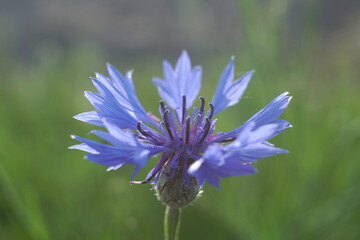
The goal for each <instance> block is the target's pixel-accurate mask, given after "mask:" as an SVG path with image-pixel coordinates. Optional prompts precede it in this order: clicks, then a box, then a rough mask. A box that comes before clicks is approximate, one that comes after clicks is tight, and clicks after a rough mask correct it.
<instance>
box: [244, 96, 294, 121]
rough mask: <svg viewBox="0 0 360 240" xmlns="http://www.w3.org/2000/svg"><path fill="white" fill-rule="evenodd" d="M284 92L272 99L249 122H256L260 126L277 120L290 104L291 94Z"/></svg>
mask: <svg viewBox="0 0 360 240" xmlns="http://www.w3.org/2000/svg"><path fill="white" fill-rule="evenodd" d="M288 94H289V93H288V92H284V93H282V94H280V95H279V96H278V97H276V98H275V99H274V100H272V101H271V102H270V103H269V104H268V105H267V106H266V107H265V108H263V109H261V110H260V111H259V112H257V113H256V114H254V116H252V117H251V118H250V119H249V120H248V121H247V122H256V124H257V125H258V126H260V125H263V124H266V123H270V122H272V121H275V120H277V119H278V118H279V117H280V115H281V114H282V113H283V112H284V110H285V109H286V107H287V106H288V105H289V103H290V100H291V98H292V97H291V96H287V95H288Z"/></svg>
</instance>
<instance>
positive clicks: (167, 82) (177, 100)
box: [153, 51, 202, 110]
mask: <svg viewBox="0 0 360 240" xmlns="http://www.w3.org/2000/svg"><path fill="white" fill-rule="evenodd" d="M163 72H164V79H159V78H153V83H154V84H155V85H156V86H157V87H158V91H159V95H160V96H161V97H162V98H163V99H164V100H165V101H166V103H167V104H168V105H169V106H170V107H171V108H173V109H176V110H178V109H181V108H182V95H185V96H186V108H187V109H189V108H190V107H191V106H192V104H193V102H194V100H195V99H196V97H197V95H198V94H199V91H200V87H201V76H202V70H201V68H200V67H194V68H192V66H191V62H190V58H189V55H188V54H187V52H186V51H183V52H182V53H181V55H180V57H179V59H178V61H177V64H176V67H175V69H173V68H172V67H171V65H170V64H169V63H168V62H167V61H165V62H164V66H163Z"/></svg>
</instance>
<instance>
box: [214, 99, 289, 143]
mask: <svg viewBox="0 0 360 240" xmlns="http://www.w3.org/2000/svg"><path fill="white" fill-rule="evenodd" d="M287 94H288V92H285V93H283V94H281V95H279V96H278V97H276V98H275V99H273V100H272V101H271V102H270V103H269V104H268V105H267V106H266V107H265V108H263V109H261V110H260V111H259V112H257V113H256V114H254V115H253V116H252V117H251V118H250V119H249V120H248V121H246V123H244V124H243V125H241V126H240V127H238V128H236V129H234V130H232V131H230V132H227V133H224V134H221V135H219V137H216V138H214V139H213V140H212V142H218V141H222V140H224V139H227V138H236V137H237V136H238V135H239V133H240V132H241V131H243V129H244V128H245V127H247V126H248V124H251V123H255V128H257V127H260V126H262V125H265V124H269V123H274V124H278V127H277V130H276V131H275V132H274V133H273V135H272V136H271V137H275V136H276V135H278V134H279V133H281V132H283V131H284V130H285V129H286V128H289V127H291V124H290V123H289V122H288V121H286V120H282V119H278V117H280V115H281V114H282V113H283V112H284V110H285V109H286V107H287V106H288V104H289V102H290V100H291V97H290V96H287Z"/></svg>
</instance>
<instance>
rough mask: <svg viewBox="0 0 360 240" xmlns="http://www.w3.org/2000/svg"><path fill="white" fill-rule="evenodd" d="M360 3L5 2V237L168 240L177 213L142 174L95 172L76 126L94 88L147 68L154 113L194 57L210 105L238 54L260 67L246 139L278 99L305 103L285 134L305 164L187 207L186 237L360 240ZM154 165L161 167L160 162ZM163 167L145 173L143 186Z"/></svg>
mask: <svg viewBox="0 0 360 240" xmlns="http://www.w3.org/2000/svg"><path fill="white" fill-rule="evenodd" d="M359 3H360V2H359V1H356V0H353V1H351V0H346V1H335V0H330V1H327V0H318V1H311V0H305V1H300V0H292V1H284V0H271V1H260V0H254V1H250V0H247V1H245V0H239V1H231V0H226V1H215V0H212V1H201V0H184V1H180V0H178V1H166V0H156V1H151V2H150V1H120V0H116V1H115V0H113V1H100V0H92V1H81V0H75V1H60V0H58V1H56V0H52V1H45V0H34V1H25V0H24V1H10V0H8V1H5V2H2V3H1V4H0V29H1V30H0V72H1V75H0V83H1V85H0V239H125V240H127V239H129V240H132V239H134V240H135V239H149V240H151V239H155V240H156V239H162V235H163V225H162V224H163V213H164V206H163V205H162V204H161V203H159V202H158V201H157V200H156V198H155V196H154V192H153V191H150V190H149V189H150V186H149V185H136V186H130V185H129V183H128V182H129V177H130V174H131V172H132V167H131V166H126V167H123V168H122V169H119V170H117V171H112V172H106V171H105V170H106V168H105V167H103V166H100V165H96V164H94V163H91V162H88V161H86V160H83V155H84V154H83V153H82V152H80V151H74V150H67V147H68V146H71V145H73V144H75V142H74V141H73V140H71V139H70V137H69V136H70V134H78V135H80V136H86V134H87V132H89V131H90V130H92V129H93V128H94V127H93V126H91V125H89V124H85V123H82V122H79V121H76V120H74V119H72V116H73V115H75V114H78V113H80V112H84V111H89V110H91V109H92V107H91V106H90V104H89V103H88V102H87V100H86V99H85V98H84V97H83V91H84V90H90V91H91V90H94V88H93V86H92V85H91V81H90V80H89V78H88V77H89V76H94V72H95V71H98V72H102V73H106V72H105V71H106V70H105V63H106V62H111V63H112V64H113V65H115V66H117V67H118V68H119V69H120V70H121V71H122V72H124V71H126V70H128V69H134V70H135V71H134V74H133V76H134V82H135V85H136V87H137V93H138V96H139V98H140V100H141V102H142V103H143V106H144V107H145V109H147V110H149V111H151V112H153V113H157V107H158V101H159V97H158V95H157V91H156V88H155V87H153V86H152V84H151V77H153V76H162V60H163V59H168V60H170V61H171V62H172V63H174V62H175V60H176V59H177V57H178V55H179V54H180V52H181V50H182V49H187V50H188V52H189V54H190V56H191V58H192V61H193V63H194V64H195V65H202V66H203V71H204V76H203V88H202V92H201V95H203V96H205V98H206V99H207V100H208V101H210V99H211V97H212V93H213V92H214V89H215V87H216V83H217V80H218V78H219V75H220V73H221V71H222V70H223V68H224V67H225V65H226V64H227V62H228V60H229V58H230V56H232V55H234V56H236V75H237V76H240V74H241V73H243V72H245V71H247V70H251V69H255V70H256V74H255V75H254V77H253V80H252V82H251V83H250V86H249V88H248V90H247V92H246V94H245V96H244V97H243V99H242V101H241V102H240V103H239V104H238V105H236V106H234V107H232V108H230V109H228V110H226V111H224V112H223V113H221V114H220V115H219V116H218V119H219V121H218V124H217V130H218V131H226V130H229V129H231V128H234V127H236V126H238V125H240V124H241V123H243V122H244V121H246V119H247V118H249V117H250V116H251V115H252V114H254V113H255V112H256V111H258V110H259V109H261V108H262V107H264V106H265V105H266V104H267V103H268V102H269V101H270V100H271V99H273V98H274V97H275V96H277V95H278V94H280V93H282V92H284V91H289V92H290V94H291V95H292V96H294V98H293V101H292V103H291V104H290V105H289V107H288V109H287V110H286V111H285V113H284V115H283V117H282V118H284V119H287V120H289V121H290V122H291V123H292V124H293V126H294V127H293V128H291V129H288V130H287V131H286V132H284V133H283V134H281V135H280V136H278V137H277V138H275V139H274V140H273V141H272V142H273V143H275V144H276V145H277V146H279V147H282V148H285V149H289V150H290V154H286V155H279V156H274V157H271V158H269V159H264V160H261V161H259V163H257V164H256V167H257V168H258V169H259V170H260V171H259V173H258V174H255V175H251V176H246V177H237V178H235V177H234V178H226V179H223V180H222V183H221V188H222V189H221V190H217V189H216V188H214V187H212V186H205V188H204V194H203V196H202V197H201V198H200V199H198V200H197V201H196V202H195V203H194V204H193V205H192V206H190V207H188V208H186V209H185V210H184V211H183V219H182V227H181V233H180V238H181V239H256V240H257V239H260V240H262V239H265V240H267V239H329V240H330V239H360V174H359V169H360V81H359V75H360V71H359V69H360V68H359V66H360V45H359V43H360V42H359V39H360V4H359ZM154 163H155V159H153V160H152V161H150V164H149V165H152V164H154ZM150 167H151V166H148V168H146V169H144V170H143V171H141V172H140V174H139V175H138V176H137V179H139V180H141V179H143V177H145V175H146V173H147V171H148V170H149V169H150Z"/></svg>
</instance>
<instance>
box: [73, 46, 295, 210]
mask: <svg viewBox="0 0 360 240" xmlns="http://www.w3.org/2000/svg"><path fill="white" fill-rule="evenodd" d="M107 67H108V72H109V78H108V77H106V76H104V75H102V74H96V78H93V79H92V81H93V84H94V85H95V87H96V89H97V90H98V93H92V92H85V97H86V98H87V99H88V100H89V101H90V102H91V104H92V105H93V106H94V107H95V109H96V111H91V112H86V113H82V114H79V115H76V116H75V118H76V119H78V120H81V121H84V122H87V123H91V124H94V125H97V126H101V127H105V128H106V130H107V131H100V130H94V131H92V133H93V134H95V135H97V136H98V137H100V138H102V139H104V140H105V141H107V142H108V143H109V144H103V143H99V142H95V141H92V140H89V139H86V138H81V137H78V136H73V138H74V139H76V140H78V141H80V142H82V143H81V144H79V145H75V146H72V147H70V148H73V149H79V150H83V151H85V152H87V154H86V158H87V159H88V160H90V161H93V162H96V163H99V164H102V165H105V166H108V170H115V169H118V168H120V167H121V166H123V165H124V164H134V165H135V171H134V173H133V177H134V176H135V174H136V173H137V172H138V171H139V170H140V169H141V168H142V167H144V166H145V165H146V164H147V162H148V160H149V158H150V157H152V156H154V155H156V154H158V153H161V154H162V155H161V157H160V159H159V161H158V162H157V163H156V164H155V167H154V168H153V169H152V170H151V171H150V172H149V173H148V175H147V177H146V178H145V180H143V181H132V182H131V183H133V184H137V183H150V184H153V185H154V186H155V187H156V189H157V191H158V193H159V197H160V199H161V200H162V201H163V202H165V203H166V204H168V205H171V206H174V207H183V206H185V205H187V204H188V203H190V202H191V201H192V200H193V199H194V198H195V197H196V195H197V193H198V192H199V186H202V185H203V184H204V183H205V182H207V183H209V184H211V185H214V186H216V187H219V181H220V178H221V177H228V176H242V175H246V174H252V173H255V172H256V169H255V168H254V167H253V166H252V163H254V162H256V160H257V159H260V158H265V157H269V156H272V155H275V154H278V153H286V152H287V151H286V150H284V149H280V148H276V147H274V146H273V145H272V144H270V143H269V142H268V140H269V139H271V138H273V137H274V136H276V135H277V134H279V133H280V132H282V131H284V130H285V129H286V128H288V127H290V126H291V125H290V123H289V122H288V121H285V120H281V119H279V116H280V115H281V114H282V113H283V111H284V110H285V108H286V107H287V105H288V103H289V101H290V99H291V97H289V96H287V94H288V93H287V92H286V93H283V94H281V95H279V96H278V97H276V98H275V99H274V100H272V101H271V102H270V103H269V104H268V105H267V106H266V107H265V108H263V109H262V110H260V111H259V112H258V113H256V114H255V115H254V116H252V117H251V118H250V119H249V120H248V121H247V122H245V123H244V124H243V125H241V126H240V127H238V128H236V129H234V130H232V131H230V132H221V133H214V131H215V123H216V119H215V116H216V115H217V114H218V113H220V112H221V111H222V110H224V109H226V108H228V107H230V106H232V105H234V104H236V103H237V102H238V101H239V99H240V98H241V96H242V95H243V93H244V91H245V89H246V87H247V85H248V83H249V81H250V79H251V76H252V74H253V71H250V72H247V73H245V74H244V75H243V76H241V77H240V78H238V79H236V80H234V59H233V58H232V59H231V60H230V62H229V64H228V65H227V66H226V68H225V70H224V71H223V73H222V74H221V76H220V80H219V83H218V86H217V89H216V91H215V94H214V97H213V99H212V101H211V103H209V104H208V106H206V102H205V99H204V98H203V97H200V98H199V100H197V102H198V103H197V104H196V105H197V107H192V106H193V104H194V102H195V101H196V97H197V95H198V93H199V91H200V86H201V75H202V69H201V67H194V68H193V67H192V66H191V62H190V58H189V56H188V54H187V52H186V51H183V52H182V54H181V56H180V58H179V60H178V62H177V64H176V66H175V68H173V67H172V66H171V65H170V63H168V62H167V61H165V62H164V66H163V71H164V78H163V79H160V78H154V79H153V82H154V84H155V85H156V86H157V88H158V91H159V95H160V96H161V97H162V99H163V100H161V101H160V105H159V114H160V118H158V117H155V116H154V115H152V114H149V113H147V112H146V111H145V110H144V108H143V107H142V106H141V104H140V102H139V100H138V97H137V96H136V93H135V88H134V85H133V81H132V77H131V72H127V73H126V74H125V75H122V74H121V73H120V72H118V71H117V70H116V69H115V68H114V67H113V66H111V65H108V66H107ZM174 189H176V190H174Z"/></svg>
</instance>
